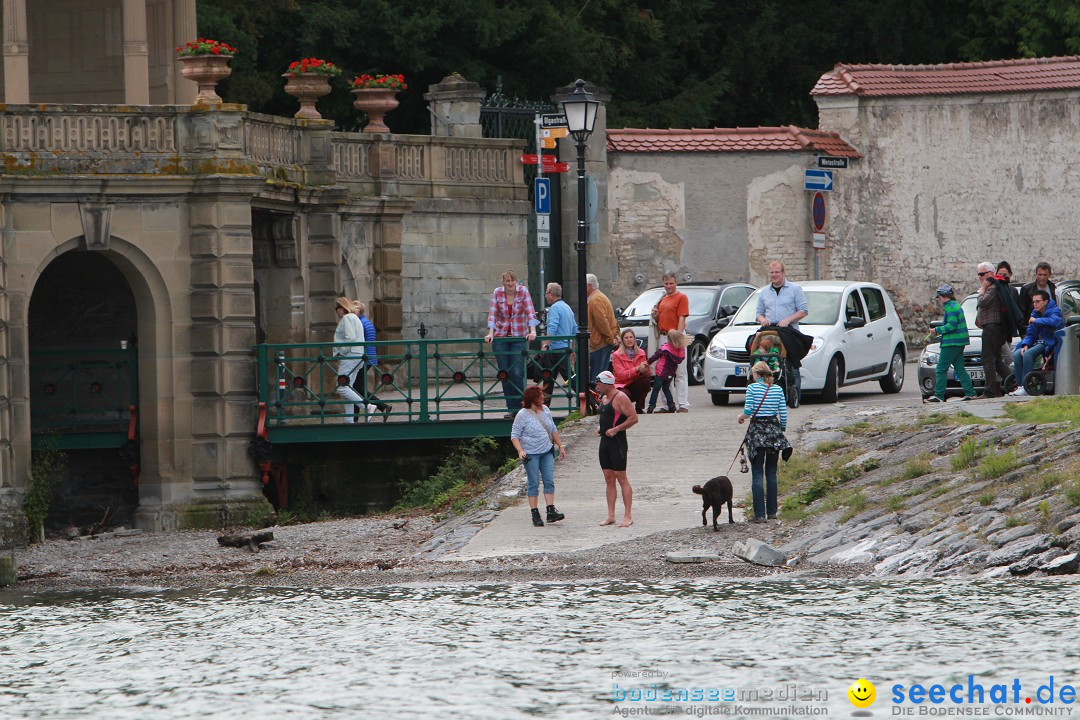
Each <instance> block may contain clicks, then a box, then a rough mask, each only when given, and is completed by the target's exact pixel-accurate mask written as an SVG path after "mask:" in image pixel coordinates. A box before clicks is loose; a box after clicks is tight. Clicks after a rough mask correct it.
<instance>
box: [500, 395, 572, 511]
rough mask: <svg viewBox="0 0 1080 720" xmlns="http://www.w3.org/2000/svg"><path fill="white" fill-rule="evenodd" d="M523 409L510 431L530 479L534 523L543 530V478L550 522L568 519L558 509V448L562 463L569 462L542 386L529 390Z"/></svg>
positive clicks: (524, 397)
mask: <svg viewBox="0 0 1080 720" xmlns="http://www.w3.org/2000/svg"><path fill="white" fill-rule="evenodd" d="M521 405H522V409H521V410H520V411H519V412H518V414H517V415H515V416H514V425H513V427H512V428H511V429H510V442H512V443H513V444H514V449H515V450H517V452H518V459H519V460H521V462H522V464H524V465H525V476H526V477H527V478H528V486H527V490H526V494H527V495H528V496H529V507H530V508H531V509H532V522H533V525H535V526H536V527H543V526H544V521H543V519H541V517H540V510H539V508H537V497H538V496H539V494H540V482H539V481H540V478H541V477H542V478H543V480H544V499H545V500H546V501H547V521H548V522H549V523H552V522H558V521H559V520H562V519H563V518H564V517H565V516H564V515H563V514H562V513H561V512H559V511H558V510H556V509H555V479H554V476H555V448H558V449H559V459H560V460H565V459H566V451H565V450H563V446H562V440H561V439H560V438H559V431H558V429H557V428H556V427H555V421H553V420H552V419H551V410H550V409H548V407H547V406H546V405H544V389H543V388H542V387H540V386H539V385H530V386H529V387H527V388H525V392H524V394H523V395H522V398H521Z"/></svg>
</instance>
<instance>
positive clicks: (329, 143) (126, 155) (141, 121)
mask: <svg viewBox="0 0 1080 720" xmlns="http://www.w3.org/2000/svg"><path fill="white" fill-rule="evenodd" d="M521 150H522V143H521V142H520V141H517V140H495V139H485V138H471V137H433V136H426V135H377V136H374V137H373V136H371V135H366V134H362V133H344V132H333V131H332V123H331V122H329V121H304V120H296V119H293V118H281V117H274V116H270V115H262V114H259V113H252V112H248V111H247V110H245V109H244V106H242V105H229V104H225V105H222V106H220V107H219V108H216V109H213V110H208V109H206V108H188V107H186V106H185V107H178V106H138V107H134V106H126V105H6V106H4V107H3V109H2V110H0V161H2V163H3V164H2V168H3V172H5V173H6V174H21V173H26V174H32V175H61V174H64V175H68V174H88V175H129V176H130V175H155V176H170V175H171V176H175V175H207V174H216V175H256V176H260V177H265V178H267V179H269V180H271V181H279V182H282V183H297V184H302V185H316V186H318V185H333V184H343V185H345V186H347V187H348V188H349V190H350V192H351V193H353V194H357V195H380V196H381V195H396V196H404V197H414V198H438V197H450V198H453V197H484V198H488V199H503V200H524V199H525V198H526V189H525V186H524V176H523V172H522V167H521V164H520V162H519V161H518V156H519V155H520V153H521Z"/></svg>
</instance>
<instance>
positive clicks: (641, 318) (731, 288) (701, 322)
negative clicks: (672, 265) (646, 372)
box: [615, 282, 757, 385]
mask: <svg viewBox="0 0 1080 720" xmlns="http://www.w3.org/2000/svg"><path fill="white" fill-rule="evenodd" d="M755 290H757V288H756V287H754V286H753V285H749V284H747V283H725V282H714V283H710V282H694V283H685V284H682V285H679V292H681V293H683V294H685V295H686V298H687V300H689V301H690V317H688V318H687V319H686V332H687V334H688V335H690V336H691V337H692V338H693V342H692V343H691V345H690V347H689V348H687V350H686V359H687V363H688V365H687V370H688V371H689V372H688V376H687V380H688V381H689V383H690V384H691V385H700V384H701V383H702V382H704V381H705V370H704V368H703V366H702V363H703V362H704V360H705V348H707V347H708V346H709V341H710V340H712V337H713V335H715V334H716V332H717V331H718V330H719V329H720V328H722V327H724V325H725V324H726V322H724V319H725V318H727V317H729V316H730V315H733V314H734V313H735V311H736V310H738V309H739V306H740V305H742V303H743V301H744V300H746V298H748V297H750V295H752V294H753V292H754V291H755ZM663 296H664V288H663V287H655V288H651V289H649V290H646V291H645V292H643V293H641V294H640V295H638V296H637V298H636V299H635V300H634V302H632V303H630V304H629V305H628V306H627V307H626V308H625V309H623V308H616V310H615V315H616V319H617V320H618V321H619V331H620V333H621V332H622V331H623V330H627V329H630V330H633V331H634V333H635V334H636V335H637V337H638V345H641V347H643V348H645V350H646V351H647V352H652V351H653V350H655V349H656V348H649V347H647V345H648V343H647V340H648V338H649V330H648V328H649V321H650V320H651V319H652V309H653V308H654V307H656V303H658V302H660V298H661V297H663Z"/></svg>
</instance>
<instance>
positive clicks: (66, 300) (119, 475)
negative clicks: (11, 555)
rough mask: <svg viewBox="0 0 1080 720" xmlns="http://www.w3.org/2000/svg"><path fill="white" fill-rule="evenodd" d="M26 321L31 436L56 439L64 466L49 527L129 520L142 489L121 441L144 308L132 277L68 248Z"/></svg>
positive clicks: (133, 391)
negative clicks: (106, 519) (137, 304)
mask: <svg viewBox="0 0 1080 720" xmlns="http://www.w3.org/2000/svg"><path fill="white" fill-rule="evenodd" d="M28 326H29V333H28V334H29V342H30V372H29V375H30V385H29V393H30V406H31V424H32V428H33V429H32V432H33V433H34V443H35V445H38V446H41V445H42V444H43V443H44V445H45V446H55V445H59V446H60V447H61V448H62V449H63V453H64V455H65V456H66V458H65V460H66V466H67V472H66V477H65V478H64V480H63V481H62V482H61V484H60V485H59V487H57V489H56V493H55V496H54V499H53V503H52V506H51V509H50V512H49V516H48V518H47V519H46V527H47V528H48V529H52V530H55V529H59V528H64V527H68V526H70V525H74V526H77V527H85V526H88V525H92V524H94V523H98V522H99V521H101V519H102V517H104V516H105V515H106V514H108V517H109V522H108V524H109V525H111V526H116V525H128V526H129V527H130V526H131V524H132V523H133V521H134V514H135V508H136V507H137V505H138V489H137V488H136V487H135V484H134V482H133V480H132V473H131V470H130V462H129V458H127V459H126V458H125V457H122V456H121V454H120V441H119V440H118V439H117V438H118V437H119V436H126V430H127V427H128V423H129V419H130V413H129V407H130V405H132V404H137V403H138V391H137V384H136V383H137V379H136V376H135V372H136V367H137V363H136V362H135V357H136V355H135V353H136V347H137V345H138V338H137V336H136V328H137V327H138V315H137V312H136V307H135V297H134V295H133V293H132V292H131V287H130V285H128V282H127V279H126V278H125V277H124V275H123V274H122V273H121V272H120V270H119V269H117V267H116V266H115V265H114V264H113V263H112V262H111V261H110V260H109V259H108V258H107V257H105V256H104V255H102V254H100V253H95V252H79V251H73V252H68V253H65V254H63V255H61V256H60V257H58V258H57V259H56V260H54V261H53V262H52V263H50V264H49V266H48V267H47V268H46V269H45V272H43V273H42V275H41V278H40V279H39V280H38V282H37V284H36V285H35V286H34V292H33V295H32V296H31V298H30V308H29V312H28ZM43 409H47V412H44V413H43V412H42V410H43ZM64 413H66V414H67V418H66V419H65V417H64ZM129 452H130V448H129Z"/></svg>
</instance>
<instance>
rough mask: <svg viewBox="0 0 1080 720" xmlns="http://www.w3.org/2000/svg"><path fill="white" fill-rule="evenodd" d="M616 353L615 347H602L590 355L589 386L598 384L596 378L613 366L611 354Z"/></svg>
mask: <svg viewBox="0 0 1080 720" xmlns="http://www.w3.org/2000/svg"><path fill="white" fill-rule="evenodd" d="M614 351H615V346H614V345H608V346H606V347H602V348H600V349H599V350H593V351H592V352H590V353H589V384H590V385H595V384H596V376H597V375H598V374H599V373H602V372H604V371H605V370H607V369H608V365H610V364H611V353H612V352H614Z"/></svg>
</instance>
